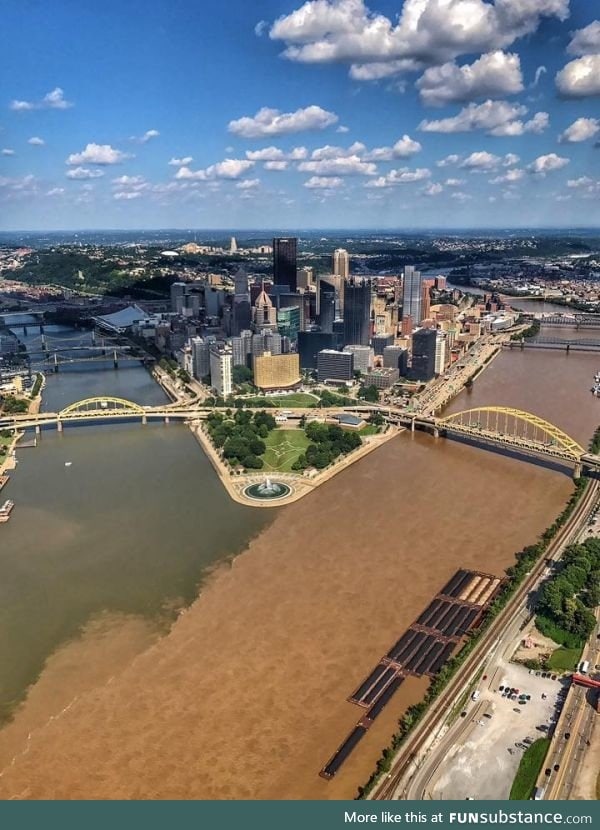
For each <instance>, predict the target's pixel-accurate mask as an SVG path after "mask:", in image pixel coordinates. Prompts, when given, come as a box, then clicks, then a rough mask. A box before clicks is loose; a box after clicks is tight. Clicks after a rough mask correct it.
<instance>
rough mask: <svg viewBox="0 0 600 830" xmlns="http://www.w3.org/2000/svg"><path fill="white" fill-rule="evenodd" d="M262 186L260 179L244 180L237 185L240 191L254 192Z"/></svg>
mask: <svg viewBox="0 0 600 830" xmlns="http://www.w3.org/2000/svg"><path fill="white" fill-rule="evenodd" d="M259 184H260V179H242V181H241V182H238V183H237V184H236V187H237V188H239V189H240V190H252V189H253V188H255V187H258V186H259Z"/></svg>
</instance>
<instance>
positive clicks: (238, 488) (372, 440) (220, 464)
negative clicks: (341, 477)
mask: <svg viewBox="0 0 600 830" xmlns="http://www.w3.org/2000/svg"><path fill="white" fill-rule="evenodd" d="M190 428H191V430H192V433H193V434H194V436H195V437H196V440H197V441H198V443H199V444H200V446H201V447H202V449H203V450H204V452H205V453H206V455H207V457H208V459H209V461H210V463H211V464H212V466H213V469H214V470H215V472H216V474H217V476H218V477H219V480H220V482H221V484H222V485H223V487H224V488H225V490H226V491H227V493H228V494H229V496H230V498H232V499H233V501H236V502H237V503H238V504H243V505H246V506H247V507H263V508H264V507H283V506H284V505H286V504H292V503H293V502H295V501H298V500H299V499H301V498H303V497H304V496H307V495H308V494H309V493H311V492H312V491H313V490H314V489H315V488H317V487H319V486H320V485H321V484H324V483H325V482H326V481H329V480H330V479H331V478H333V477H334V476H336V475H338V473H341V472H342V470H345V469H347V468H348V467H350V466H351V465H352V464H354V463H356V462H357V461H360V460H361V458H364V457H365V456H367V455H368V454H369V453H371V452H373V451H374V450H376V449H379V447H381V446H382V445H383V444H385V443H386V442H387V441H389V440H391V439H392V438H394V437H395V436H396V435H398V434H399V433H400V432H402V431H403V430H402V429H397V428H396V427H392V426H389V427H388V428H387V430H386V431H385V432H382V433H378V434H377V435H369V436H365V437H363V439H362V441H363V443H362V444H361V446H360V447H358V448H357V449H356V450H354V451H353V452H351V453H348V455H344V456H342V457H341V458H339V459H338V460H337V461H336V462H335V463H334V464H332V465H331V466H330V467H327V469H325V470H322V471H321V472H316V471H315V472H314V473H313V474H312V475H310V474H304V475H299V474H295V473H274V474H272V475H271V476H270V477H271V478H273V479H274V480H276V481H281V482H283V483H284V484H286V485H287V486H288V487H289V488H290V490H291V492H289V493H288V494H287V495H285V496H283V497H282V498H278V499H271V500H260V499H255V498H251V497H250V496H247V495H246V494H245V491H246V489H247V488H248V487H249V486H250V485H252V484H264V482H265V473H239V474H238V473H236V474H232V473H231V472H230V470H229V468H228V467H227V465H226V464H225V463H224V461H223V459H222V458H221V457H220V455H219V454H218V452H217V451H216V449H215V447H214V446H213V443H212V441H211V440H210V437H209V436H208V434H207V432H206V430H205V429H204V425H203V422H202V421H195V422H193V423H192V424H190Z"/></svg>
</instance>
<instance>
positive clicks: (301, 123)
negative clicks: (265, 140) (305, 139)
mask: <svg viewBox="0 0 600 830" xmlns="http://www.w3.org/2000/svg"><path fill="white" fill-rule="evenodd" d="M338 120H339V119H338V116H337V115H336V114H335V113H334V112H329V111H328V110H325V109H323V108H322V107H318V106H316V105H315V104H313V105H312V106H309V107H304V108H303V109H302V108H301V109H297V110H296V111H295V112H281V111H280V110H277V109H271V108H270V107H263V108H262V109H260V110H259V111H258V112H257V113H256V115H254V116H248V115H246V116H243V117H242V118H238V119H235V120H234V121H230V122H229V126H228V129H229V132H230V133H234V134H235V135H240V136H242V137H243V138H260V137H261V136H271V135H286V134H288V133H299V132H302V131H304V130H324V129H325V128H326V127H331V126H332V125H333V124H335V123H336V122H337V121H338Z"/></svg>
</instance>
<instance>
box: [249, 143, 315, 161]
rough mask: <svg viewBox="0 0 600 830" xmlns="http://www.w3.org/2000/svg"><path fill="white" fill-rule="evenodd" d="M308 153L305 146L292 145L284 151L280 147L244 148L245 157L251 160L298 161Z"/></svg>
mask: <svg viewBox="0 0 600 830" xmlns="http://www.w3.org/2000/svg"><path fill="white" fill-rule="evenodd" d="M307 155H308V150H307V149H306V147H294V148H293V149H292V150H290V151H289V152H287V153H286V152H284V150H282V149H281V148H280V147H273V146H271V147H263V148H262V149H261V150H246V158H248V159H250V160H251V161H284V160H285V161H289V160H291V161H298V160H300V159H305V158H306V157H307Z"/></svg>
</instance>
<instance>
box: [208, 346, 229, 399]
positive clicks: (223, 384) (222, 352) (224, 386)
mask: <svg viewBox="0 0 600 830" xmlns="http://www.w3.org/2000/svg"><path fill="white" fill-rule="evenodd" d="M210 385H211V386H212V388H213V389H214V390H215V391H216V392H217V393H218V394H219V395H220V396H221V397H223V398H225V397H227V395H231V393H232V391H233V353H232V349H231V346H228V345H225V344H223V343H214V344H211V347H210Z"/></svg>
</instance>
